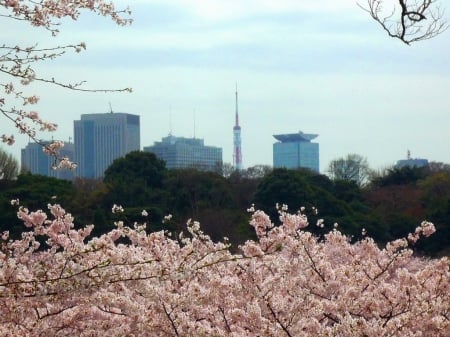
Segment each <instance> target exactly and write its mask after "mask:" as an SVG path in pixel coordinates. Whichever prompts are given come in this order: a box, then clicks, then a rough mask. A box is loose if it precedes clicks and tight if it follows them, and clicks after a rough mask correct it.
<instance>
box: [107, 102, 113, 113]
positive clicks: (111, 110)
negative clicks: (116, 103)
mask: <svg viewBox="0 0 450 337" xmlns="http://www.w3.org/2000/svg"><path fill="white" fill-rule="evenodd" d="M108 103H109V112H110V113H113V109H112V106H111V102H108Z"/></svg>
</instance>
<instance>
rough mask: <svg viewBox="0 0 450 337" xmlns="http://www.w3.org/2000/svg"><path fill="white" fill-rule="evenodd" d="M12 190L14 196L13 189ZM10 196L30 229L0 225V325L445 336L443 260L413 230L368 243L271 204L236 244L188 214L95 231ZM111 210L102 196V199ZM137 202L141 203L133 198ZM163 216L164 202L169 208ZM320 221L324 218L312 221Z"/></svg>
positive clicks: (175, 332) (448, 276) (449, 277)
mask: <svg viewBox="0 0 450 337" xmlns="http://www.w3.org/2000/svg"><path fill="white" fill-rule="evenodd" d="M12 204H15V205H18V204H19V201H18V200H13V201H12ZM48 207H49V210H50V215H47V214H46V213H45V212H43V211H41V210H38V211H35V212H30V211H29V210H27V209H26V208H24V207H23V206H18V216H19V218H21V219H22V220H23V222H24V224H25V226H26V227H27V228H28V229H29V230H28V231H26V232H24V233H23V235H22V238H21V239H20V240H16V241H14V240H10V239H9V238H8V233H3V234H2V236H1V241H0V242H1V250H0V335H1V336H11V337H12V336H74V335H75V336H113V337H114V336H236V337H237V336H330V337H331V336H333V337H335V336H370V337H372V336H373V337H375V336H376V337H379V336H417V337H418V336H430V337H431V336H433V337H444V336H448V332H449V331H450V291H449V290H450V261H449V258H448V257H444V258H441V259H424V258H419V257H415V256H414V253H413V250H412V249H411V247H410V246H411V245H412V244H413V243H414V242H416V241H417V240H418V239H419V238H420V237H421V236H428V235H430V234H432V233H433V232H434V226H433V224H431V223H429V222H423V223H422V224H421V225H420V226H419V227H418V228H417V229H416V231H415V232H414V233H412V234H410V235H409V236H408V237H407V238H402V239H399V240H395V241H393V242H390V243H388V244H387V245H386V246H385V247H382V248H380V247H378V246H377V245H376V244H375V242H374V241H373V240H372V239H371V238H369V237H363V238H362V239H361V240H359V241H356V242H353V243H352V242H351V240H350V238H349V237H346V236H345V235H343V234H341V233H340V232H339V231H338V229H337V228H336V227H335V228H333V230H331V231H330V232H329V233H328V234H326V235H325V236H324V238H323V239H318V238H317V237H315V236H314V235H312V234H311V233H309V232H307V231H305V230H304V228H305V227H307V226H308V219H307V218H306V217H305V216H304V215H303V214H301V213H296V214H290V213H288V212H287V210H286V207H284V206H283V207H281V208H280V210H279V217H280V221H281V223H282V224H281V225H280V226H274V225H273V223H272V222H271V220H270V219H269V217H268V216H267V215H266V214H264V213H263V212H261V211H254V210H253V209H251V210H250V211H251V212H253V214H252V218H251V221H250V224H251V225H252V226H253V227H254V229H255V231H256V234H257V240H256V241H252V240H249V241H247V242H246V243H245V244H244V245H242V246H241V247H240V251H241V253H240V254H233V253H231V252H230V249H229V248H230V247H229V245H228V244H227V242H226V240H224V242H213V241H211V239H210V238H209V237H208V236H207V235H205V234H204V233H202V231H201V230H200V227H199V224H198V223H197V222H195V221H189V222H188V225H187V230H186V232H185V233H184V234H179V235H178V236H173V237H172V236H171V234H170V233H168V232H164V231H160V232H153V233H150V234H148V233H147V232H146V228H145V227H146V226H151V225H150V224H146V223H145V222H144V223H142V224H137V223H136V224H134V225H133V226H131V227H130V226H126V224H125V223H124V222H122V221H117V222H116V223H115V225H116V226H115V229H113V230H112V231H111V232H109V233H107V234H105V235H102V236H100V237H90V234H89V233H90V232H91V230H92V226H87V227H85V228H81V229H75V228H74V225H73V218H72V216H71V215H70V214H69V213H66V212H65V211H64V209H62V208H61V206H59V205H49V206H48ZM122 211H123V208H122V207H121V206H120V205H114V207H113V212H115V213H118V215H120V212H122ZM142 216H143V217H144V219H145V216H148V213H147V212H142ZM168 218H170V216H167V219H168ZM320 225H322V224H320Z"/></svg>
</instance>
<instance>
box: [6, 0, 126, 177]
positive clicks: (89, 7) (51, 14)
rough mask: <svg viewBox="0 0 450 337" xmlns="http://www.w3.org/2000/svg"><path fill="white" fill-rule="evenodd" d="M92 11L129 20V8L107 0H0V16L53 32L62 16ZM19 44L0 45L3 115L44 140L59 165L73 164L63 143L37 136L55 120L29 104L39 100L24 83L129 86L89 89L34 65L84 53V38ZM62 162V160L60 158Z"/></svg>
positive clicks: (9, 138) (52, 126)
mask: <svg viewBox="0 0 450 337" xmlns="http://www.w3.org/2000/svg"><path fill="white" fill-rule="evenodd" d="M86 11H90V12H94V13H97V14H99V15H102V16H105V17H109V18H111V19H112V20H113V21H114V22H115V23H117V24H118V25H128V24H130V23H131V22H132V20H131V19H130V18H129V15H130V10H129V9H127V8H126V9H121V10H117V9H116V8H115V6H114V4H113V3H108V2H105V1H103V0H81V1H78V0H77V1H75V0H64V1H53V0H45V1H44V0H38V1H31V0H0V16H1V18H2V20H8V19H9V20H15V21H18V22H22V23H23V24H30V25H32V26H34V27H43V28H45V29H46V30H48V31H49V32H50V33H51V36H55V35H57V34H58V32H59V30H58V29H59V28H60V27H61V20H62V19H63V18H70V19H72V20H77V18H78V17H79V16H80V15H81V13H82V12H86ZM20 43H21V41H17V44H12V45H7V44H2V45H0V72H1V73H2V74H3V76H4V78H3V79H2V81H0V114H1V115H2V116H3V117H4V118H6V120H9V121H10V122H11V123H12V124H13V125H14V126H15V127H16V129H17V131H18V133H20V134H25V135H27V136H28V137H29V138H31V139H32V140H34V141H35V142H37V143H39V144H41V145H43V147H44V149H45V152H46V153H47V154H49V155H50V156H53V157H54V158H55V163H54V165H53V166H54V167H55V168H74V166H75V164H74V163H72V162H71V161H70V159H69V158H65V159H64V158H60V157H59V152H58V151H57V150H58V149H59V148H60V146H56V147H54V146H53V145H52V144H49V145H48V144H43V143H41V142H40V140H39V137H37V132H52V131H55V130H56V128H57V125H56V124H54V123H51V122H48V121H45V120H44V119H43V118H41V116H40V114H39V113H38V112H37V111H36V110H30V109H31V106H35V105H37V104H38V103H39V96H38V95H36V94H29V93H26V90H25V89H26V88H25V87H27V86H28V85H29V84H31V83H33V82H41V83H46V84H49V85H56V86H59V87H64V88H67V89H71V90H78V91H94V92H95V91H103V92H105V91H119V92H120V91H131V89H130V88H124V89H113V90H110V89H91V88H86V87H85V85H84V84H85V83H84V81H80V82H78V83H66V82H64V81H60V80H58V79H55V77H54V76H47V75H41V74H39V73H37V71H36V70H35V64H37V63H39V62H43V61H47V60H54V59H55V58H57V57H60V56H62V55H64V54H65V53H67V52H69V51H74V52H77V53H79V52H81V51H83V50H85V49H86V44H85V43H84V42H80V43H76V44H70V45H63V46H58V45H57V46H54V47H42V48H41V47H40V46H39V45H38V44H33V45H28V46H21V45H19V44H20ZM1 140H2V142H3V143H6V144H8V145H12V144H14V141H15V139H14V135H10V136H9V135H6V134H2V135H1ZM60 161H63V163H59V162H60Z"/></svg>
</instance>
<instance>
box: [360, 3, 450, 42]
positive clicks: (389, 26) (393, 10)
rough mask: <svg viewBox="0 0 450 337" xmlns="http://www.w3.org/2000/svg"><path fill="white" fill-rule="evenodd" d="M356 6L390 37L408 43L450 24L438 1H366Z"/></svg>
mask: <svg viewBox="0 0 450 337" xmlns="http://www.w3.org/2000/svg"><path fill="white" fill-rule="evenodd" d="M366 1H367V3H366V5H361V4H360V3H358V5H359V6H360V7H361V8H362V9H364V10H365V11H366V12H368V13H369V14H370V15H371V16H372V18H373V19H374V20H375V21H377V22H378V23H379V24H380V25H381V27H383V29H384V30H385V31H386V32H387V33H388V35H389V36H391V37H394V38H398V39H400V40H401V41H403V42H404V43H406V44H407V45H409V44H411V43H413V42H417V41H422V40H427V39H431V38H433V37H435V36H436V35H439V34H440V33H442V32H443V31H445V30H446V29H447V28H448V26H449V24H448V21H447V20H446V19H445V17H444V10H443V9H442V8H441V7H440V6H439V4H438V1H439V0H366Z"/></svg>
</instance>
